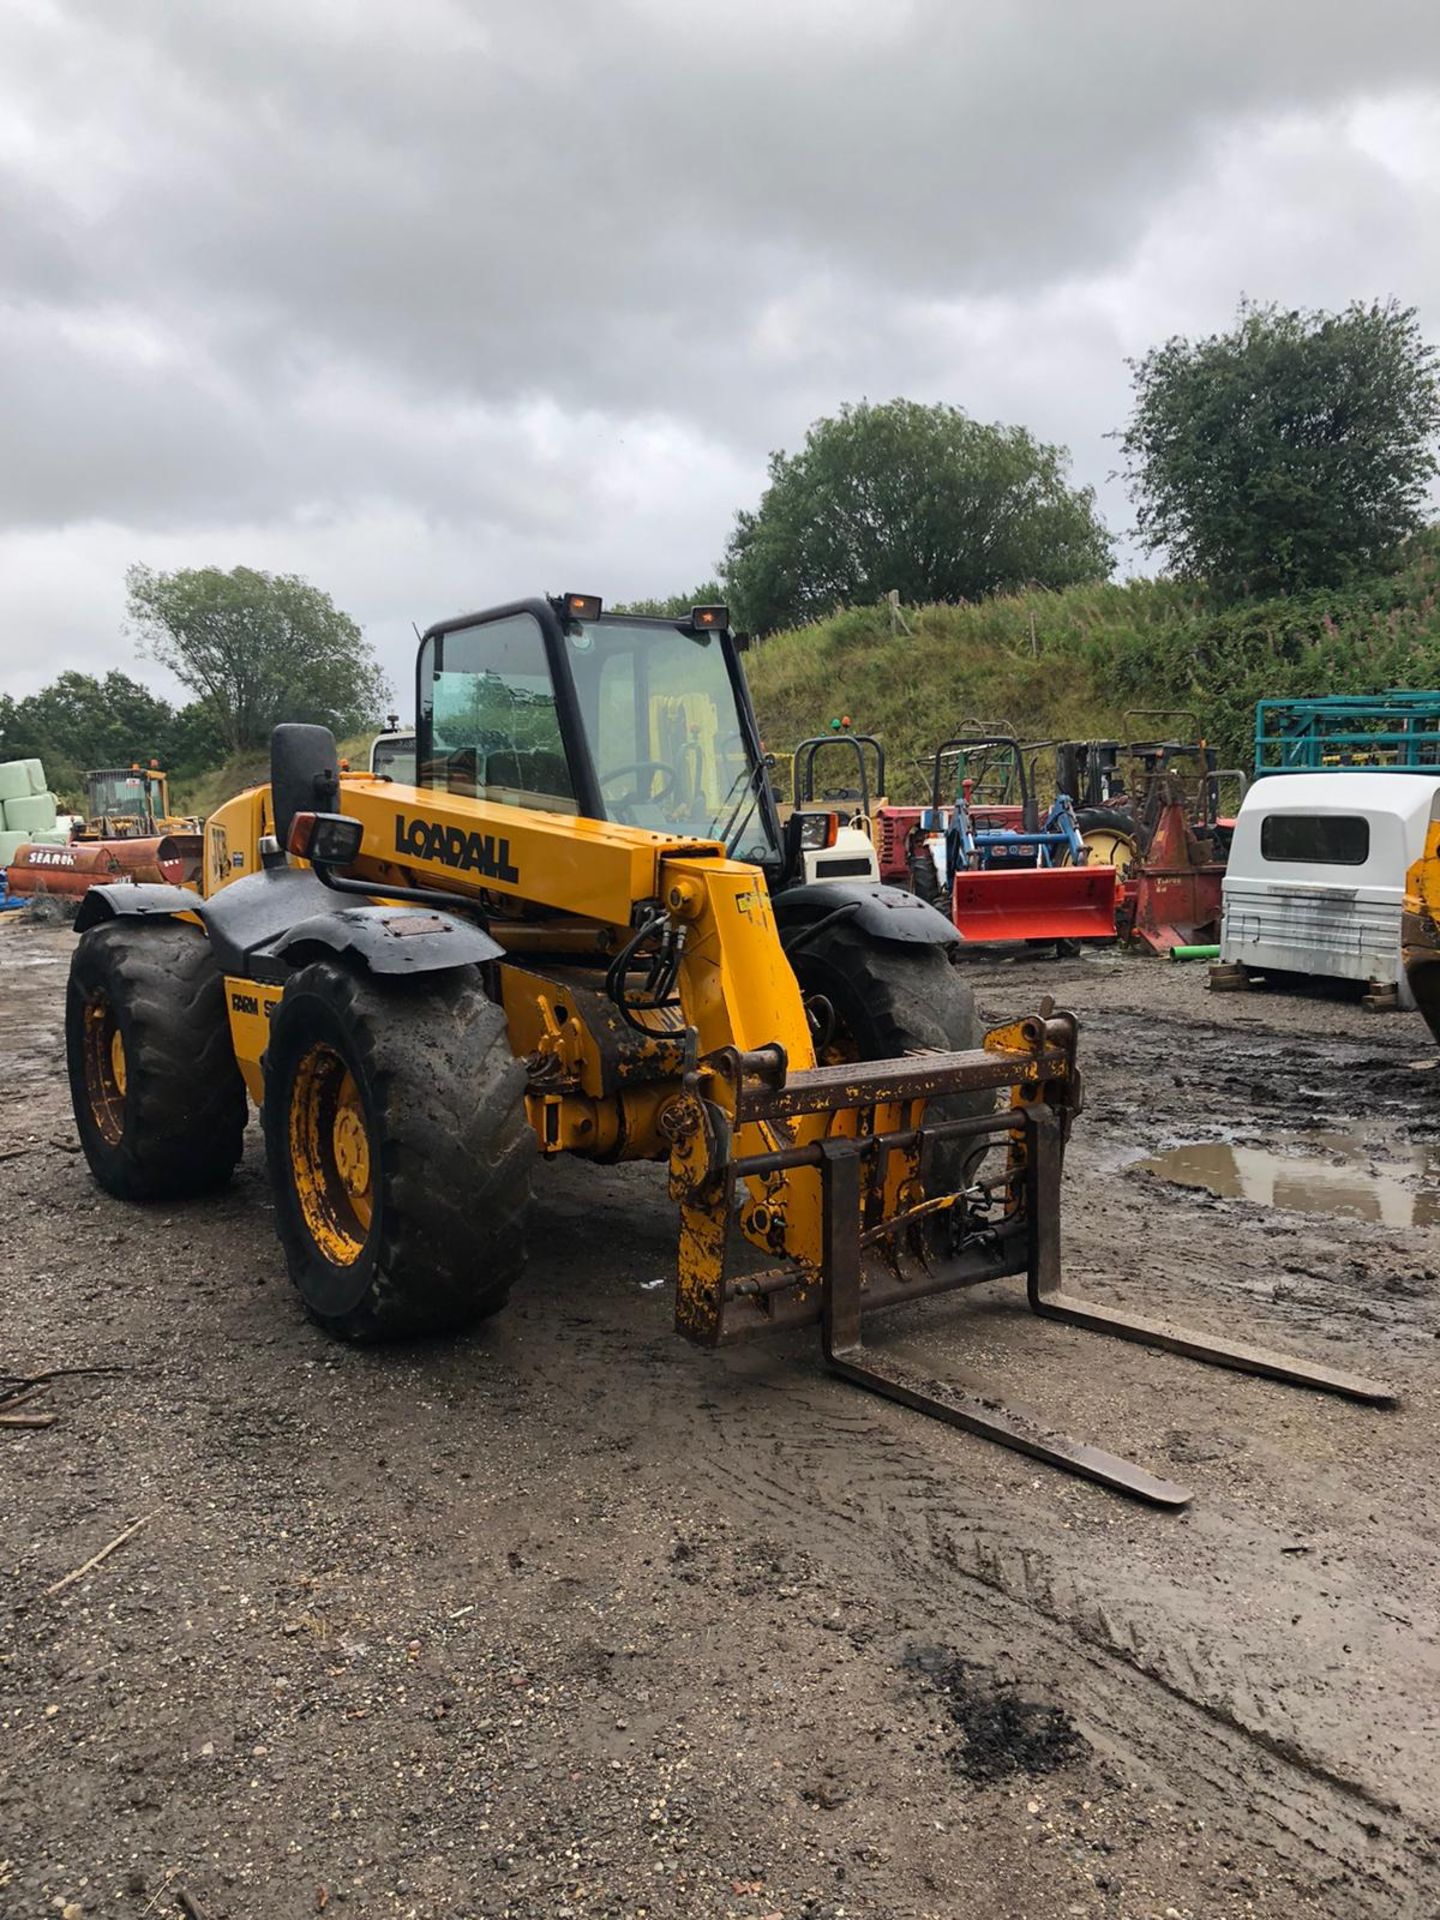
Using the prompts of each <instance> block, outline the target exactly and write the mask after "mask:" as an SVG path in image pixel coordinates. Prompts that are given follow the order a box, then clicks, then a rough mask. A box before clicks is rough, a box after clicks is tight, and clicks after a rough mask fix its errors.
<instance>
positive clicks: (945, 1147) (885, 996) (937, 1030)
mask: <svg viewBox="0 0 1440 1920" xmlns="http://www.w3.org/2000/svg"><path fill="white" fill-rule="evenodd" d="M790 964H791V966H792V967H793V968H794V970H795V977H796V979H797V980H798V981H799V982H800V991H801V993H802V994H803V995H804V997H805V1000H806V1004H807V1007H808V1008H809V1009H810V1012H811V1017H812V1021H813V1022H814V1023H815V1024H816V1026H817V1040H816V1044H817V1050H818V1054H819V1057H820V1059H821V1060H822V1061H824V1062H841V1061H846V1060H899V1059H901V1058H903V1057H904V1055H905V1054H907V1053H915V1052H917V1051H920V1050H922V1049H930V1048H933V1049H937V1050H939V1051H940V1052H944V1053H960V1052H964V1051H965V1050H967V1049H968V1048H971V1047H974V1046H976V1045H977V1044H978V1042H979V1029H978V1023H977V1020H976V1014H975V998H974V995H973V994H972V993H971V991H970V989H969V987H967V986H966V984H965V982H964V981H963V980H962V979H961V977H960V975H959V973H958V972H957V971H956V969H955V967H954V966H952V964H951V962H950V958H949V954H948V952H947V950H946V949H945V948H943V947H922V946H909V945H903V944H901V943H900V942H898V941H884V942H881V941H874V940H867V939H866V938H865V937H864V936H863V935H862V934H860V933H858V932H856V931H855V929H854V928H853V927H850V926H847V925H845V924H844V923H843V922H842V923H841V924H840V925H838V926H836V927H833V928H831V929H830V931H829V932H828V933H825V934H822V935H821V936H820V937H819V939H817V940H815V941H813V942H809V943H807V944H806V945H804V946H800V947H797V948H796V950H795V952H794V953H793V955H792V956H791V962H790ZM994 1105H995V1096H994V1094H993V1093H952V1094H947V1095H945V1096H944V1097H943V1098H942V1099H939V1100H931V1101H930V1102H928V1104H927V1106H926V1109H925V1112H926V1117H927V1119H930V1120H937V1119H944V1120H955V1119H959V1118H961V1117H962V1116H966V1115H970V1114H977V1113H990V1112H992V1111H993V1110H994ZM981 1153H982V1149H980V1148H978V1147H977V1145H976V1143H975V1142H974V1141H973V1140H968V1139H964V1138H959V1139H956V1138H954V1137H952V1138H949V1139H944V1140H936V1141H933V1142H932V1143H931V1144H930V1146H929V1147H928V1148H927V1158H926V1163H925V1167H924V1170H923V1171H924V1177H925V1188H926V1192H927V1193H930V1194H936V1193H955V1192H958V1191H959V1189H960V1188H961V1187H963V1186H965V1185H966V1184H967V1179H968V1175H969V1172H970V1169H971V1168H972V1167H973V1166H974V1165H975V1164H976V1163H977V1162H978V1160H979V1159H980V1157H981Z"/></svg>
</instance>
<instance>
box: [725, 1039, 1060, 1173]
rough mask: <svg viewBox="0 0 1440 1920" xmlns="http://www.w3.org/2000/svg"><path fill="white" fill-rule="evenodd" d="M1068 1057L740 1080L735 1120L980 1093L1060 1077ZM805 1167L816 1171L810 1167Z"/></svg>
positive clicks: (910, 1064) (891, 1064) (912, 1060)
mask: <svg viewBox="0 0 1440 1920" xmlns="http://www.w3.org/2000/svg"><path fill="white" fill-rule="evenodd" d="M1067 1065H1068V1056H1067V1054H1066V1052H1065V1050H1064V1049H1063V1048H1062V1047H1059V1046H1049V1045H1046V1046H1042V1047H1040V1048H1039V1049H1037V1050H1035V1051H1033V1052H1026V1053H996V1052H991V1051H982V1050H978V1049H977V1050H976V1051H974V1052H970V1053H934V1054H920V1053H917V1054H910V1055H908V1056H907V1057H906V1058H905V1059H904V1060H898V1061H897V1060H874V1061H863V1062H854V1063H848V1064H845V1065H842V1066H833V1067H810V1068H807V1069H805V1070H804V1071H802V1072H795V1073H791V1074H788V1075H787V1076H786V1078H785V1081H784V1083H783V1085H773V1084H770V1083H768V1082H765V1081H752V1080H744V1081H742V1082H741V1085H740V1094H739V1099H740V1105H739V1110H738V1118H739V1119H741V1120H780V1119H787V1118H793V1117H795V1116H796V1115H798V1114H802V1113H826V1112H829V1113H834V1112H837V1111H840V1110H842V1109H845V1108H849V1107H863V1106H867V1105H873V1104H874V1103H875V1102H876V1101H880V1100H883V1101H886V1102H893V1101H905V1100H934V1099H938V1098H940V1097H942V1096H944V1095H946V1094H952V1093H967V1092H981V1091H984V1090H986V1089H989V1088H998V1087H1010V1086H1016V1085H1022V1084H1031V1085H1034V1084H1038V1083H1040V1082H1043V1081H1046V1080H1051V1079H1058V1078H1060V1077H1062V1076H1063V1075H1064V1073H1065V1071H1066V1068H1067ZM807 1164H810V1165H816V1164H818V1162H816V1161H810V1162H808V1163H807Z"/></svg>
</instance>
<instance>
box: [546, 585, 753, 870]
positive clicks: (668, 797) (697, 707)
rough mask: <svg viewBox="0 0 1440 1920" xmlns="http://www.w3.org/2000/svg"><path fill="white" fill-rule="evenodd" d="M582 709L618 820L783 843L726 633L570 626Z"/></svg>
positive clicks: (739, 848)
mask: <svg viewBox="0 0 1440 1920" xmlns="http://www.w3.org/2000/svg"><path fill="white" fill-rule="evenodd" d="M565 645H566V648H567V650H568V652H569V656H570V664H571V671H572V673H573V675H574V679H575V689H576V693H577V694H578V696H579V702H580V715H581V720H582V723H583V725H584V728H585V736H586V738H587V740H588V741H589V743H590V753H591V756H592V758H593V759H594V762H595V772H596V775H597V777H598V779H599V782H600V792H601V795H602V797H603V799H604V801H605V810H606V814H607V816H608V818H610V819H611V820H623V821H626V822H628V823H629V824H631V825H633V826H639V827H653V828H655V829H656V831H657V832H661V833H675V834H685V835H692V834H693V835H694V836H695V837H696V838H697V839H702V840H724V841H726V843H727V845H729V846H730V850H731V852H732V853H733V854H734V856H735V858H737V859H740V860H757V861H758V860H764V859H766V858H767V857H768V855H769V854H770V853H771V852H772V851H774V848H773V843H772V841H771V839H770V837H769V829H768V826H767V817H768V809H766V808H763V807H762V806H761V805H760V800H759V793H758V786H759V783H760V781H761V780H762V779H763V777H764V775H763V772H762V771H761V770H760V769H758V768H757V767H756V766H755V765H754V763H753V761H752V759H751V756H750V752H749V749H748V747H747V745H746V739H745V732H744V729H743V727H742V725H741V720H740V714H739V710H738V707H737V704H736V699H735V689H734V688H733V686H732V685H731V682H730V675H729V673H728V672H727V671H726V665H725V654H724V651H723V648H722V645H721V641H720V636H719V635H718V634H715V633H690V632H687V631H685V630H683V629H681V628H679V627H670V626H663V627H646V626H639V625H636V626H630V625H627V624H626V623H624V622H622V621H619V620H601V621H596V622H594V623H593V624H590V625H586V624H585V623H583V622H579V621H575V622H572V623H571V624H570V627H569V629H568V631H567V634H566V640H565Z"/></svg>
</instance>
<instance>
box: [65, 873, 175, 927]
mask: <svg viewBox="0 0 1440 1920" xmlns="http://www.w3.org/2000/svg"><path fill="white" fill-rule="evenodd" d="M202 904H203V903H202V901H201V899H200V896H199V894H198V893H196V892H194V891H193V889H191V888H190V887H171V886H163V885H161V884H159V883H158V882H155V881H151V880H142V881H139V882H138V883H137V884H135V885H129V884H121V885H116V886H103V885H102V886H94V887H91V889H90V891H89V892H88V893H87V894H86V895H85V897H84V899H83V900H81V902H80V911H79V912H78V913H77V914H76V916H75V931H76V932H77V933H84V931H85V929H86V928H87V927H98V926H99V924H100V922H101V921H102V920H117V919H120V918H122V917H127V918H128V917H131V916H133V917H137V918H140V919H147V920H157V919H158V920H168V919H173V918H174V916H175V915H176V914H180V913H185V914H189V915H190V917H191V918H192V919H194V918H195V917H196V916H197V914H198V913H199V910H200V907H201V905H202Z"/></svg>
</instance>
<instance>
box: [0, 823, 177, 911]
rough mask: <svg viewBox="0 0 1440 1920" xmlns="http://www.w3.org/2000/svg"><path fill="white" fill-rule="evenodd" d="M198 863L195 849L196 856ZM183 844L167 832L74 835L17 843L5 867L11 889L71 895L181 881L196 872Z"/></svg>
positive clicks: (17, 893)
mask: <svg viewBox="0 0 1440 1920" xmlns="http://www.w3.org/2000/svg"><path fill="white" fill-rule="evenodd" d="M196 862H198V852H197V855H196ZM194 864H195V863H192V862H191V860H190V859H189V858H187V855H186V852H185V847H184V844H183V843H182V841H181V840H178V839H176V838H175V837H173V836H171V835H168V834H166V835H157V836H155V837H153V838H151V839H148V840H141V839H127V840H78V841H72V842H71V843H70V844H69V845H68V846H63V847H51V846H42V845H39V844H36V843H33V842H32V843H30V844H28V845H25V846H21V847H17V848H16V850H15V858H14V860H12V861H11V863H10V865H9V867H8V868H7V869H6V881H7V884H8V886H9V888H10V891H11V893H13V894H16V895H20V896H24V895H33V894H59V895H63V896H69V897H72V898H73V897H76V896H78V895H81V894H85V893H88V892H89V890H90V888H91V887H93V886H103V885H109V884H114V883H116V882H119V883H121V884H124V883H127V882H136V883H141V882H149V883H169V884H170V885H172V886H183V885H186V884H187V883H189V882H191V881H193V880H194V879H195V877H196V874H195V872H194V871H192V866H193V865H194Z"/></svg>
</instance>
